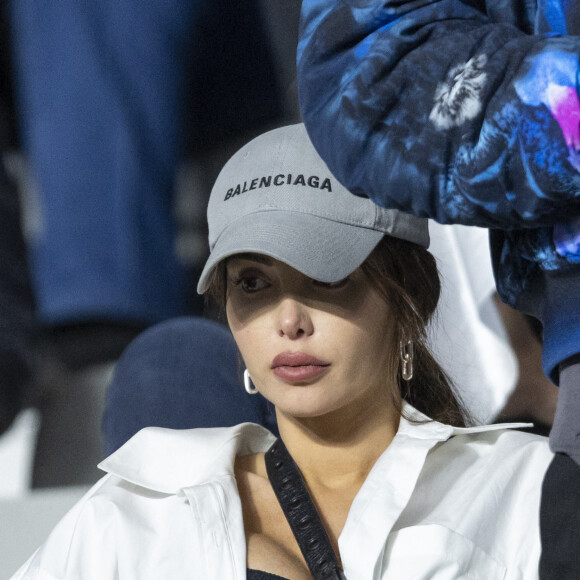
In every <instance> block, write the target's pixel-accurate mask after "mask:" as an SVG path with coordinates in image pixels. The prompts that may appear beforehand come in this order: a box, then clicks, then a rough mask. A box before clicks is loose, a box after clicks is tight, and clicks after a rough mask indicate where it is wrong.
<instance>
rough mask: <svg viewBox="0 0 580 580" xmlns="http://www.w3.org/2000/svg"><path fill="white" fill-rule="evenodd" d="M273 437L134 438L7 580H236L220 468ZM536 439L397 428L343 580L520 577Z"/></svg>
mask: <svg viewBox="0 0 580 580" xmlns="http://www.w3.org/2000/svg"><path fill="white" fill-rule="evenodd" d="M406 409H407V412H408V413H409V414H411V416H414V417H416V418H419V419H422V418H424V417H423V416H422V415H420V414H419V413H418V412H417V411H415V410H414V409H412V408H410V407H406ZM273 440H274V438H273V436H272V435H271V434H270V433H269V432H268V431H266V430H265V429H263V428H262V427H260V426H258V425H254V424H250V423H245V424H242V425H238V426H236V427H231V428H218V429H197V430H190V431H172V430H167V429H160V428H148V429H145V430H143V431H141V432H140V433H138V434H137V435H136V436H135V437H134V438H133V439H131V440H130V441H129V442H128V443H127V444H126V445H125V446H123V447H122V448H121V449H120V450H119V451H117V452H116V453H115V454H114V455H112V456H111V457H109V458H108V459H106V460H105V461H104V462H103V463H102V464H101V467H102V469H104V470H106V471H108V475H106V476H105V477H104V478H103V479H102V480H101V481H100V482H99V483H97V484H96V485H95V486H94V488H93V489H92V490H91V491H90V492H89V493H88V494H87V495H86V496H85V497H84V498H83V499H82V500H81V501H80V502H79V503H78V504H77V505H76V506H75V507H74V508H73V509H72V510H71V511H70V512H69V513H68V514H67V515H66V516H65V518H64V519H63V520H62V521H61V522H60V524H59V525H58V526H57V527H56V528H55V530H54V531H53V532H52V534H51V535H50V537H49V538H48V540H47V542H46V543H45V545H44V546H43V547H41V548H40V549H39V550H38V551H37V552H36V553H35V554H34V555H33V556H32V558H31V559H30V560H29V561H28V562H27V563H26V564H25V565H24V566H23V567H22V568H21V570H20V571H19V572H18V573H17V574H16V575H15V576H14V580H16V579H18V580H23V579H36V580H40V579H42V580H55V579H71V580H72V579H75V580H77V579H82V580H113V579H120V580H153V579H155V580H159V579H160V578H171V579H172V580H181V579H183V580H194V579H199V580H213V579H215V580H230V579H239V580H242V579H244V578H245V576H246V548H245V539H244V528H243V520H242V511H241V504H240V499H239V496H238V493H237V488H236V483H235V478H234V473H233V462H234V457H235V455H236V454H248V453H254V452H260V451H265V450H266V449H267V448H268V447H269V446H270V445H271V443H272V442H273ZM550 459H551V453H550V452H549V450H548V446H547V443H546V440H545V439H543V438H540V437H537V436H533V435H529V434H524V433H520V432H514V431H508V430H506V429H504V428H502V426H497V425H494V426H489V427H477V428H471V429H457V428H453V427H450V426H447V425H443V424H440V423H436V422H428V423H423V424H416V423H412V422H410V421H408V420H406V419H402V420H401V424H400V427H399V431H398V433H397V435H396V437H395V439H394V440H393V442H392V443H391V445H390V446H389V447H388V448H387V450H386V451H385V452H384V453H383V454H382V455H381V457H380V458H379V459H378V461H377V463H376V464H375V466H374V467H373V469H372V471H371V473H370V474H369V476H368V478H367V480H366V481H365V483H364V484H363V486H362V488H361V489H360V491H359V493H358V494H357V496H356V497H355V499H354V502H353V504H352V507H351V510H350V512H349V515H348V519H347V522H346V525H345V527H344V530H343V532H342V534H341V536H340V539H339V546H340V553H341V557H342V561H343V563H344V567H345V574H346V577H347V578H348V580H371V579H392V580H405V579H413V580H419V579H425V580H427V579H428V580H447V579H452V578H469V579H471V580H478V579H479V580H492V579H493V580H499V579H503V580H512V579H522V580H533V579H534V578H537V577H538V572H537V569H538V559H539V554H540V540H539V532H538V528H539V522H538V512H539V501H540V487H541V481H542V477H543V474H544V472H545V470H546V468H547V465H548V463H549V461H550Z"/></svg>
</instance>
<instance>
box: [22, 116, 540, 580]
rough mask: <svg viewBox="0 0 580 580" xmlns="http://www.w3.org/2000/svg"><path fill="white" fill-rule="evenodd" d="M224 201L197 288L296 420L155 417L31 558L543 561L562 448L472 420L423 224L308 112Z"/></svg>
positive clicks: (269, 140)
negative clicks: (447, 338)
mask: <svg viewBox="0 0 580 580" xmlns="http://www.w3.org/2000/svg"><path fill="white" fill-rule="evenodd" d="M208 221H209V231H210V248H211V255H210V258H209V259H208V262H207V264H206V267H205V269H204V271H203V273H202V276H201V278H200V282H199V286H198V290H199V292H201V293H205V292H207V291H208V290H211V293H212V294H213V295H214V296H216V297H217V298H218V300H221V302H222V303H223V304H224V305H225V310H226V314H227V319H228V323H229V326H230V328H231V330H232V333H233V335H234V338H235V340H236V342H237V345H238V348H239V350H240V353H241V355H242V358H243V360H244V363H245V366H246V371H245V372H244V384H245V388H246V390H247V391H248V393H249V394H255V393H256V392H259V393H261V395H263V396H264V397H266V399H267V400H269V401H270V402H271V403H273V404H274V406H275V408H276V415H277V422H278V428H279V431H280V439H278V440H276V438H275V437H274V436H273V435H272V434H271V433H270V432H269V431H267V430H266V429H264V428H262V427H260V426H258V425H255V424H248V423H246V424H242V425H238V426H236V427H231V428H219V429H195V430H190V431H170V430H166V429H159V428H149V429H145V430H143V431H141V432H140V433H139V434H137V435H136V436H135V437H133V438H132V439H131V440H130V441H129V442H128V443H127V444H126V445H124V446H123V447H122V448H121V449H120V450H118V451H117V452H116V453H115V454H113V455H112V456H111V457H109V458H108V459H107V460H105V461H104V462H103V463H102V464H101V467H102V469H104V470H105V471H107V472H108V475H107V476H106V477H105V478H104V479H103V480H101V482H100V483H98V484H97V485H96V486H95V488H93V490H91V491H90V492H89V493H88V494H87V496H86V497H85V498H84V499H83V500H82V501H81V502H80V503H79V504H78V505H77V506H76V507H75V508H73V510H72V511H71V512H70V513H69V514H68V515H67V516H66V517H65V519H64V520H63V521H62V522H61V523H60V524H59V526H57V528H56V529H55V531H54V532H53V534H52V535H51V537H50V538H49V540H48V541H47V543H46V544H45V546H43V547H42V548H41V549H40V550H39V551H38V552H37V553H36V554H35V555H34V556H33V557H32V558H31V560H30V561H29V563H28V564H27V565H25V566H24V568H23V569H22V570H21V571H20V572H19V573H18V574H17V575H16V578H47V577H50V578H78V577H81V578H83V580H84V579H92V578H95V579H96V578H99V580H102V579H106V578H123V579H124V578H139V579H144V578H184V579H185V578H200V579H207V578H219V579H224V578H227V579H229V578H245V577H246V575H247V577H248V578H255V579H258V578H288V579H292V580H295V579H298V580H300V579H302V578H312V577H314V578H343V577H346V578H348V579H349V580H352V579H358V578H360V579H371V578H397V579H401V578H425V579H427V578H429V579H431V578H460V577H469V578H482V579H483V578H485V579H486V580H489V579H490V578H525V579H526V580H528V579H529V578H534V577H537V567H538V559H539V550H540V549H539V536H538V506H539V495H540V482H541V479H542V476H543V473H544V471H545V468H546V466H547V464H548V462H549V461H550V458H551V456H550V452H549V451H548V448H547V444H546V442H545V440H543V439H541V438H538V437H535V436H532V435H528V434H523V433H517V432H513V431H510V430H507V429H504V428H503V427H498V426H497V425H494V426H489V427H477V428H466V427H465V426H464V423H465V421H464V417H463V415H462V410H461V405H460V403H459V402H458V401H457V400H456V398H455V397H454V395H453V392H452V390H451V388H450V387H449V385H448V383H447V381H446V379H445V376H444V374H443V373H442V371H441V370H440V369H439V367H438V366H437V364H436V363H435V361H434V360H433V359H432V357H431V356H430V355H429V353H428V351H427V350H426V349H425V347H424V346H423V339H424V328H425V325H426V323H427V321H428V319H429V317H430V315H431V313H432V312H433V311H434V309H435V306H436V303H437V297H438V293H439V281H438V278H437V270H436V266H435V263H434V260H433V258H432V256H431V255H430V254H429V253H428V252H427V251H426V249H425V248H426V246H427V245H428V232H427V225H426V222H425V221H424V220H421V219H418V218H415V217H412V216H407V215H404V214H400V213H398V212H396V211H392V210H382V209H379V208H377V207H376V206H375V205H373V203H372V202H370V201H369V200H366V199H363V198H357V197H355V196H352V195H351V194H350V193H349V192H348V191H347V190H346V189H344V188H343V187H342V186H341V185H340V184H339V183H338V182H337V181H336V180H335V178H334V177H333V176H332V175H331V174H330V173H329V171H328V169H327V168H326V166H325V165H324V163H323V162H322V160H321V159H320V158H319V156H318V155H317V154H316V152H315V151H314V149H313V147H312V145H311V144H310V142H309V140H308V137H307V135H306V132H305V130H304V128H303V126H301V125H297V126H293V127H286V128H283V129H278V130H275V131H272V132H270V133H267V134H265V135H263V136H261V137H258V138H257V139H255V140H254V141H252V142H251V143H249V144H248V145H247V146H246V147H244V148H242V149H241V150H240V151H239V152H238V153H237V154H236V155H235V156H234V157H233V158H232V159H231V160H230V161H229V162H228V164H226V166H225V167H224V169H223V170H222V173H221V174H220V176H219V177H218V180H217V182H216V185H215V186H214V189H213V191H212V195H211V199H210V203H209V207H208ZM433 419H434V420H433Z"/></svg>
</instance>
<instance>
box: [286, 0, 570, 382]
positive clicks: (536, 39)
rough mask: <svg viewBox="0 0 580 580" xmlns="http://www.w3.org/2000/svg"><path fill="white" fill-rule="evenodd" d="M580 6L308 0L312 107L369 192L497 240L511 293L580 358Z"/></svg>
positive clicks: (552, 347)
mask: <svg viewBox="0 0 580 580" xmlns="http://www.w3.org/2000/svg"><path fill="white" fill-rule="evenodd" d="M575 34H576V35H578V34H580V3H579V2H575V3H574V2H568V0H540V1H539V2H538V3H537V4H536V3H535V2H534V0H532V1H526V0H498V1H495V2H490V1H487V2H486V0H471V1H469V0H465V1H461V0H304V2H303V6H302V24H301V38H300V44H299V47H298V58H297V65H298V86H299V97H300V106H301V110H302V114H303V118H304V122H305V124H306V127H307V129H308V132H309V134H310V137H311V139H312V141H313V143H314V145H315V147H316V148H317V149H318V151H319V153H320V154H321V156H322V157H323V158H324V159H325V161H326V162H327V164H328V166H329V167H330V169H331V170H332V171H333V173H334V174H335V175H336V177H337V178H338V179H339V180H340V181H341V182H342V183H343V184H344V185H345V186H346V187H347V188H349V189H350V191H352V192H353V193H354V194H355V195H361V196H368V197H370V198H371V199H373V200H374V201H375V202H376V203H377V204H379V205H381V206H384V207H396V208H399V209H401V210H404V211H407V212H411V213H414V214H416V215H420V216H427V217H430V218H433V219H435V220H437V221H439V222H441V223H462V224H471V225H478V226H483V227H487V228H490V232H491V246H492V256H493V260H494V268H495V275H496V282H497V286H498V291H499V293H500V295H501V297H502V298H503V299H504V300H505V301H506V302H507V303H508V304H511V305H512V306H514V307H516V308H518V309H520V310H523V311H525V312H528V313H530V314H533V315H534V316H536V317H537V318H539V319H540V320H541V321H542V322H543V325H544V370H545V372H546V373H547V374H548V375H549V376H552V378H553V379H554V380H556V381H557V372H555V371H556V369H557V364H558V362H560V361H562V360H564V359H565V358H567V357H568V356H571V355H572V354H575V353H577V352H580V99H579V95H578V89H579V81H580V64H579V55H580V36H574V35H575Z"/></svg>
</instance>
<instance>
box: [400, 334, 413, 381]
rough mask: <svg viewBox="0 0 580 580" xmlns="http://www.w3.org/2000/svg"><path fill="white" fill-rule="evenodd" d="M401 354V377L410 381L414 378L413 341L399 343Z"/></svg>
mask: <svg viewBox="0 0 580 580" xmlns="http://www.w3.org/2000/svg"><path fill="white" fill-rule="evenodd" d="M399 353H400V356H401V363H402V366H401V376H402V377H403V380H404V381H410V380H411V379H412V378H413V341H412V340H410V339H409V340H407V342H405V343H404V344H403V341H402V340H401V342H399Z"/></svg>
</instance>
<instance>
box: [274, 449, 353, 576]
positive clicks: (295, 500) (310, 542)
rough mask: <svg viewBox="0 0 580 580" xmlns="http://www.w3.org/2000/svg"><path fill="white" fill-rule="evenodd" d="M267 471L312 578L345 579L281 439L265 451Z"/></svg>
mask: <svg viewBox="0 0 580 580" xmlns="http://www.w3.org/2000/svg"><path fill="white" fill-rule="evenodd" d="M266 471H267V472H268V478H269V479H270V484H271V485H272V488H273V489H274V492H275V493H276V497H277V498H278V502H279V503H280V506H281V507H282V511H283V512H284V515H285V516H286V519H287V520H288V523H289V524H290V528H291V529H292V533H293V534H294V537H295V538H296V541H297V542H298V546H300V550H301V552H302V555H303V556H304V559H305V560H306V563H307V564H308V568H309V569H310V573H311V574H312V576H313V578H314V580H346V577H345V575H344V573H343V571H342V569H341V568H340V564H339V563H338V560H337V559H336V554H335V553H334V550H333V549H332V545H331V543H330V540H329V539H328V535H327V533H326V530H325V529H324V525H323V524H322V521H321V519H320V516H319V515H318V512H317V511H316V506H315V505H314V503H313V502H312V499H311V498H310V495H309V493H308V490H307V489H306V485H305V484H304V480H303V479H302V474H301V473H300V470H299V469H298V466H297V465H296V463H294V460H293V459H292V457H291V455H290V453H288V450H287V449H286V446H285V445H284V443H283V442H282V440H281V439H277V440H276V441H275V442H274V444H273V445H272V447H270V449H269V450H268V451H267V453H266Z"/></svg>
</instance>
